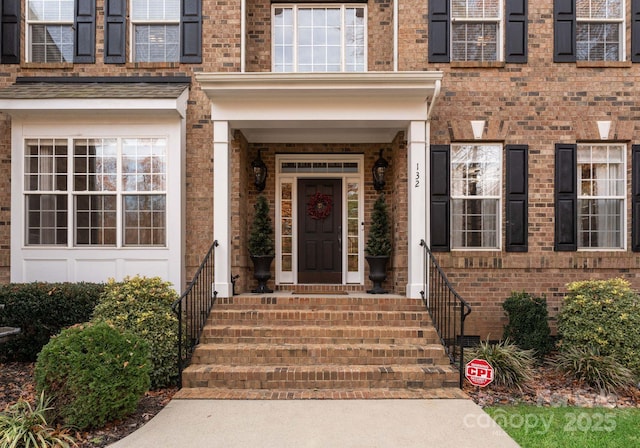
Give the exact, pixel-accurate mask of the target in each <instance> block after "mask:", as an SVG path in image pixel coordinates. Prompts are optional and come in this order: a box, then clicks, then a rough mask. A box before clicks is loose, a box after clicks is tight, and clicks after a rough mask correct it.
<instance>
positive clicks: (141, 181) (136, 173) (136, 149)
mask: <svg viewBox="0 0 640 448" xmlns="http://www.w3.org/2000/svg"><path fill="white" fill-rule="evenodd" d="M166 154H167V142H166V140H165V139H124V140H123V144H122V188H123V190H124V191H164V190H165V189H166V174H167V156H166Z"/></svg>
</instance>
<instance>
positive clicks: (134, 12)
mask: <svg viewBox="0 0 640 448" xmlns="http://www.w3.org/2000/svg"><path fill="white" fill-rule="evenodd" d="M131 19H132V20H141V21H147V22H150V21H154V20H155V21H159V20H175V21H177V20H180V0H132V2H131Z"/></svg>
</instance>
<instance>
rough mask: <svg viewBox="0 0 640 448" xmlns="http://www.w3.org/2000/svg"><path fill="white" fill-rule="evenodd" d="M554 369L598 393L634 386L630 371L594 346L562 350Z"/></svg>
mask: <svg viewBox="0 0 640 448" xmlns="http://www.w3.org/2000/svg"><path fill="white" fill-rule="evenodd" d="M556 367H557V368H558V369H560V370H562V371H564V372H566V373H568V374H570V375H572V376H573V377H575V378H576V379H579V380H583V381H585V382H586V383H587V384H589V385H591V386H593V387H597V388H598V389H600V391H608V392H614V391H616V390H618V389H625V388H627V387H630V386H633V385H634V384H635V378H634V375H633V372H631V370H629V369H627V368H626V367H624V366H623V365H622V364H621V363H620V362H618V360H617V359H616V358H615V357H614V356H612V355H603V354H601V353H600V349H599V348H598V347H594V346H587V347H571V348H568V349H565V350H563V351H562V352H561V353H560V354H559V355H558V358H557V360H556Z"/></svg>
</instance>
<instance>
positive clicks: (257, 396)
mask: <svg viewBox="0 0 640 448" xmlns="http://www.w3.org/2000/svg"><path fill="white" fill-rule="evenodd" d="M173 398H175V399H180V400H190V399H195V400H385V399H387V400H402V399H405V400H406V399H422V400H429V399H431V400H433V399H468V398H469V396H468V395H467V394H466V393H465V392H463V391H462V389H459V388H457V387H437V388H430V389H387V388H384V389H383V388H378V389H324V390H317V389H288V390H277V389H228V388H217V387H193V388H183V389H180V390H179V391H178V392H176V394H175V395H174V396H173Z"/></svg>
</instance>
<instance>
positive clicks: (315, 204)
mask: <svg viewBox="0 0 640 448" xmlns="http://www.w3.org/2000/svg"><path fill="white" fill-rule="evenodd" d="M332 207H333V201H332V200H331V196H329V195H328V194H323V193H316V194H314V195H313V196H311V198H309V202H307V214H308V215H309V216H310V217H311V218H312V219H325V218H326V217H327V216H329V214H330V213H331V208H332Z"/></svg>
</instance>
